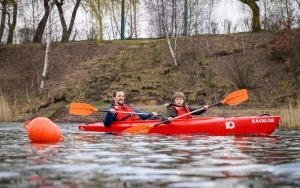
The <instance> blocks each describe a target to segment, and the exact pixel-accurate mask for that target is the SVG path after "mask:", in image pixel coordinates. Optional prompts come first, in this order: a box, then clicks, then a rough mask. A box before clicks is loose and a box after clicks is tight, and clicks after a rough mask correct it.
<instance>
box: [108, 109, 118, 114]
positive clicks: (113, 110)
mask: <svg viewBox="0 0 300 188" xmlns="http://www.w3.org/2000/svg"><path fill="white" fill-rule="evenodd" d="M109 112H110V113H112V114H115V113H116V112H117V111H116V109H114V108H111V109H109Z"/></svg>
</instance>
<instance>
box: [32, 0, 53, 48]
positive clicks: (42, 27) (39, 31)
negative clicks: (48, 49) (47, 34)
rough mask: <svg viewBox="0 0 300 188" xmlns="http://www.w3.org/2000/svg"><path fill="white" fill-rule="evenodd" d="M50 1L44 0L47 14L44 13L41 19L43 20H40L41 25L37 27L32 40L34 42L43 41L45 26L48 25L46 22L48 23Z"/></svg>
mask: <svg viewBox="0 0 300 188" xmlns="http://www.w3.org/2000/svg"><path fill="white" fill-rule="evenodd" d="M48 1H49V0H44V9H45V14H44V16H43V18H42V19H41V21H40V23H39V25H38V27H37V29H36V32H35V35H34V37H33V40H32V42H34V43H41V42H42V38H43V34H44V31H45V27H46V24H47V20H48V17H49V13H50V12H49V9H50V6H49V5H48ZM51 6H52V5H51Z"/></svg>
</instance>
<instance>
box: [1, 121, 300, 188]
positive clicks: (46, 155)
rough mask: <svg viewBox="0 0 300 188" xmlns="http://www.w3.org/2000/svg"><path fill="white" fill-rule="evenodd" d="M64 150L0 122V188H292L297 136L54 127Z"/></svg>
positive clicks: (297, 177)
mask: <svg viewBox="0 0 300 188" xmlns="http://www.w3.org/2000/svg"><path fill="white" fill-rule="evenodd" d="M57 125H58V126H59V127H60V129H61V131H62V133H63V135H64V136H65V137H66V138H67V141H66V142H60V143H56V144H37V143H31V142H30V140H29V138H28V136H27V131H26V130H25V129H24V128H23V124H22V123H5V122H0V148H1V153H0V187H7V188H8V187H22V188H26V187H56V188H60V187H69V188H76V187H78V188H85V187H87V188H89V187H111V188H118V187H126V188H130V187H134V188H138V187H139V188H140V187H146V188H152V187H167V188H171V187H172V188H179V187H188V188H192V187H201V188H206V187H207V188H211V187H218V188H220V187H221V188H227V187H235V188H247V187H249V188H250V187H251V188H253V187H255V188H261V187H300V133H299V130H297V129H277V130H276V131H275V132H274V133H273V134H272V136H269V137H234V136H199V135H198V136H197V135H194V136H188V135H183V136H163V135H114V134H105V133H90V132H80V131H78V130H77V125H78V124H59V123H57Z"/></svg>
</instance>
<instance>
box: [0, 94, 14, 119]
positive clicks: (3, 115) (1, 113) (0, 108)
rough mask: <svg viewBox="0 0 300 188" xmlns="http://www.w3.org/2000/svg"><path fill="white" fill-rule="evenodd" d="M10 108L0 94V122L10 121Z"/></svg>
mask: <svg viewBox="0 0 300 188" xmlns="http://www.w3.org/2000/svg"><path fill="white" fill-rule="evenodd" d="M12 119H13V117H12V109H11V106H10V105H9V103H8V102H7V100H6V99H5V97H4V96H2V95H1V94H0V122H1V121H12Z"/></svg>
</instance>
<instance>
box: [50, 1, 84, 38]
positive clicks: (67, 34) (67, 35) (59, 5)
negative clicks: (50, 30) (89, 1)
mask: <svg viewBox="0 0 300 188" xmlns="http://www.w3.org/2000/svg"><path fill="white" fill-rule="evenodd" d="M80 2H81V0H76V3H75V6H74V9H73V12H72V17H71V21H70V24H69V28H68V26H67V23H66V20H65V17H64V11H63V8H62V6H63V4H64V0H61V1H60V2H59V1H58V0H56V1H55V5H56V7H57V9H58V12H59V18H60V23H61V25H62V29H63V33H62V37H61V42H67V41H69V39H70V35H71V33H72V30H73V26H74V22H75V18H76V14H77V10H78V7H79V5H80Z"/></svg>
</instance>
